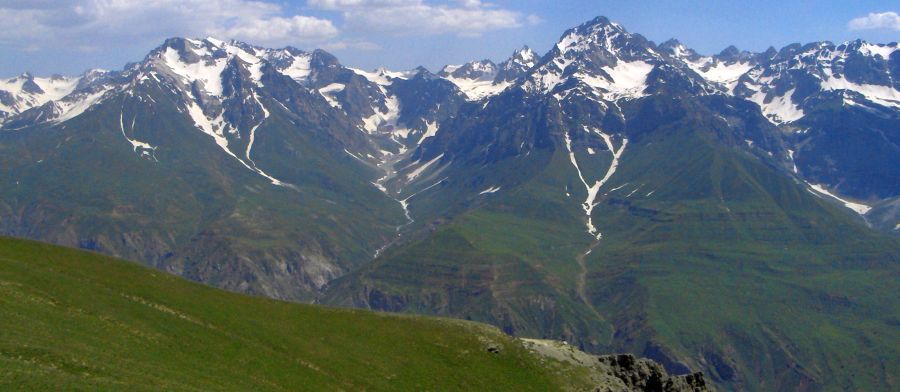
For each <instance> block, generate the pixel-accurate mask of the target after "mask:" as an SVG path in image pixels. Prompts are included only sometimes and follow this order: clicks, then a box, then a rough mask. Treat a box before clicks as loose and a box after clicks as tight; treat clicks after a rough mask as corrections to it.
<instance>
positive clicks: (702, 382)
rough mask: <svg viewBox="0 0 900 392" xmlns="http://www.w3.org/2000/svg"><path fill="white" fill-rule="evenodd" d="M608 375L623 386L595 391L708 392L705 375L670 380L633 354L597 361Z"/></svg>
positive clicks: (654, 363) (652, 364)
mask: <svg viewBox="0 0 900 392" xmlns="http://www.w3.org/2000/svg"><path fill="white" fill-rule="evenodd" d="M597 361H598V362H599V363H600V364H601V367H602V368H605V369H607V372H608V375H611V376H613V377H615V378H616V379H618V380H620V381H622V384H623V385H624V387H625V388H626V389H621V388H622V387H623V386H622V385H616V386H611V385H603V386H598V387H596V388H595V389H594V391H597V392H607V391H609V392H613V391H617V392H618V391H641V392H657V391H658V392H700V391H709V390H710V389H709V386H708V385H707V384H706V379H705V378H704V377H703V373H701V372H697V373H692V374H687V375H683V376H670V375H668V373H666V370H665V369H664V368H663V366H662V365H660V364H658V363H656V362H654V361H652V360H649V359H644V358H640V359H639V358H636V357H635V356H634V355H631V354H616V355H603V356H600V357H597Z"/></svg>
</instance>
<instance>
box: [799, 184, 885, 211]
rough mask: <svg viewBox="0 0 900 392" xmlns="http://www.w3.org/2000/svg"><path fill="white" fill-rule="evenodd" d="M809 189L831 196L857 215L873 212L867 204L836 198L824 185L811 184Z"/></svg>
mask: <svg viewBox="0 0 900 392" xmlns="http://www.w3.org/2000/svg"><path fill="white" fill-rule="evenodd" d="M809 187H810V188H812V189H813V190H814V191H816V192H818V193H820V194H823V195H826V196H829V197H831V198H833V199H835V200H837V201H839V202H841V203H842V204H844V206H845V207H847V208H849V209H851V210H853V211H855V212H856V213H857V214H860V215H865V214H866V213H867V212H869V211H870V210H872V207H869V206H867V205H865V204H861V203H854V202H851V201H847V200H844V199H842V198H840V197H838V196H836V195H835V194H833V193H831V192H829V191H828V189H825V187H824V186H823V185H820V184H809ZM810 192H812V191H810ZM813 194H816V193H815V192H813Z"/></svg>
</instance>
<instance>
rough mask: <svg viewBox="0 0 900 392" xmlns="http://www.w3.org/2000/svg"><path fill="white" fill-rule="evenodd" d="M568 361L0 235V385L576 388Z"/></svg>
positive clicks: (582, 381)
mask: <svg viewBox="0 0 900 392" xmlns="http://www.w3.org/2000/svg"><path fill="white" fill-rule="evenodd" d="M489 347H497V348H499V349H500V352H499V353H492V352H489V351H488V348H489ZM567 366H568V365H563V364H562V363H555V362H552V361H549V360H547V359H546V358H545V359H540V358H538V357H536V356H534V354H531V353H530V352H529V351H527V350H526V349H525V348H524V347H523V345H522V344H521V343H520V342H518V341H516V340H514V339H513V338H510V337H508V336H506V335H504V334H503V333H501V332H500V331H499V330H497V329H496V328H493V327H488V326H486V325H482V324H477V323H473V322H466V321H458V320H449V319H435V318H424V317H412V316H398V315H386V314H380V313H373V312H368V311H361V310H347V309H333V308H324V307H318V306H311V305H300V304H292V303H285V302H279V301H274V300H268V299H263V298H256V297H250V296H245V295H239V294H233V293H229V292H225V291H221V290H218V289H213V288H209V287H206V286H202V285H199V284H195V283H191V282H188V281H185V280H183V279H181V278H178V277H175V276H170V275H168V274H165V273H162V272H158V271H154V270H150V269H147V268H144V267H141V266H138V265H136V264H132V263H129V262H125V261H121V260H118V259H114V258H109V257H104V256H99V255H97V254H94V253H88V252H84V251H78V250H72V249H66V248H60V247H56V246H52V245H45V244H40V243H35V242H30V241H24V240H17V239H8V238H0V389H2V390H8V389H18V390H32V389H37V390H62V389H65V390H204V391H206V390H332V391H336V390H349V391H357V390H420V391H426V390H516V391H524V390H539V391H546V390H560V389H572V388H577V389H582V388H583V387H586V386H587V384H586V381H587V376H586V375H585V371H584V370H583V369H576V368H571V367H567ZM550 369H552V370H550Z"/></svg>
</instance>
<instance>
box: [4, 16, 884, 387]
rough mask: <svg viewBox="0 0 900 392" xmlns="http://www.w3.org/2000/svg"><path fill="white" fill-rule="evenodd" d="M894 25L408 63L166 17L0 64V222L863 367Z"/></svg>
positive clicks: (472, 315) (578, 329)
mask: <svg viewBox="0 0 900 392" xmlns="http://www.w3.org/2000/svg"><path fill="white" fill-rule="evenodd" d="M897 49H898V45H897V44H896V43H891V44H870V43H866V42H862V41H854V42H849V43H845V44H840V45H834V44H831V43H813V44H809V45H805V46H801V45H791V46H788V47H785V48H783V49H781V50H780V51H779V50H775V49H771V50H769V51H766V52H764V53H750V52H742V51H740V50H738V49H735V48H733V47H732V48H728V49H726V50H724V51H723V52H722V53H720V54H719V55H715V56H703V55H700V54H697V53H696V52H694V51H692V50H690V49H689V48H686V47H684V46H683V45H681V44H680V43H678V42H677V41H674V40H672V41H667V42H665V43H663V44H661V45H656V44H654V43H653V42H651V41H648V40H646V39H645V38H643V37H641V36H640V35H639V34H634V33H630V32H628V31H627V30H625V29H624V28H623V27H622V26H620V25H618V24H616V23H612V22H610V21H608V20H606V19H605V18H602V17H601V18H597V19H594V20H592V21H590V22H587V23H585V24H583V25H581V26H578V27H576V28H574V29H571V30H569V31H567V32H565V33H564V34H563V36H562V37H561V38H560V41H559V42H558V43H557V45H555V46H554V47H553V48H552V49H551V50H550V51H549V52H548V53H546V54H545V55H544V56H542V57H540V56H537V55H536V54H535V53H534V52H533V51H531V50H530V49H527V48H524V49H521V50H519V51H516V52H515V53H514V54H513V55H512V57H511V58H510V59H508V60H506V61H504V62H502V63H500V64H495V63H493V62H491V61H488V60H484V61H477V62H472V63H468V64H464V65H459V66H447V67H444V69H443V70H441V71H440V72H438V73H437V74H433V73H431V72H429V71H428V70H426V69H424V68H419V69H416V70H412V71H406V72H394V71H388V70H384V69H379V70H376V71H372V72H368V71H361V70H355V69H351V68H346V67H344V66H342V65H341V64H340V63H339V62H338V60H337V59H336V58H334V57H333V56H331V55H330V54H328V53H326V52H323V51H319V50H317V51H313V52H304V51H300V50H297V49H294V48H284V49H266V48H259V47H255V46H252V45H247V44H244V43H240V42H222V41H218V40H215V39H205V40H192V39H179V38H176V39H170V40H168V41H166V42H165V43H164V44H163V45H162V46H161V47H159V48H157V49H155V50H153V51H152V52H151V53H150V54H149V55H148V56H147V57H146V58H145V59H144V60H143V61H142V62H139V63H135V64H133V65H131V66H129V67H128V68H126V69H125V70H123V71H116V72H97V71H95V72H90V73H87V74H85V75H83V76H81V77H78V78H63V77H54V78H49V79H41V78H35V77H33V76H31V75H27V74H25V75H22V76H20V77H17V78H13V79H10V80H8V81H6V82H4V84H2V85H0V90H3V93H2V94H0V102H2V104H3V105H4V106H0V110H2V111H3V112H4V113H5V114H4V120H3V121H4V123H3V127H2V128H0V151H2V152H3V153H2V154H0V165H2V167H3V168H4V170H3V171H2V172H0V184H2V187H0V230H2V233H4V234H10V235H16V236H22V237H29V238H36V239H42V240H46V241H51V242H55V243H59V244H64V245H69V246H77V247H82V248H88V249H93V250H97V251H100V252H104V253H107V254H112V255H117V256H122V257H126V258H130V259H134V260H138V261H141V262H144V263H146V264H149V265H153V266H155V267H157V268H160V269H164V270H166V271H169V272H172V273H176V274H180V275H183V276H187V277H189V278H191V279H194V280H198V281H201V282H205V283H208V284H212V285H215V286H218V287H224V288H228V289H232V290H237V291H243V292H248V293H254V294H261V295H266V296H271V297H276V298H286V299H294V300H302V301H312V300H316V301H319V302H324V303H330V304H338V305H346V306H359V307H367V308H372V309H379V310H389V311H398V312H416V313H427V314H438V315H446V316H454V317H460V318H467V319H473V320H479V321H486V322H489V323H492V324H495V325H497V326H499V327H501V328H502V329H504V330H505V331H506V332H508V333H511V334H516V335H521V336H530V337H538V338H554V339H565V340H567V341H569V342H571V343H574V344H577V345H578V346H579V347H582V348H584V349H586V350H588V351H592V352H607V351H611V350H615V351H627V352H634V353H638V354H641V355H643V356H648V357H651V358H653V359H655V360H657V362H660V363H662V364H663V365H664V366H665V367H666V368H667V370H668V371H669V372H670V373H675V374H678V373H681V372H685V371H687V369H702V370H704V372H705V373H706V374H707V375H709V376H710V377H709V378H710V379H711V380H712V381H713V382H715V383H716V384H717V385H718V386H719V387H721V388H723V389H747V390H820V389H828V388H836V389H847V388H849V389H863V390H887V389H891V388H896V387H897V385H896V382H897V381H896V380H895V379H894V378H893V377H892V376H891V375H892V374H896V373H897V372H900V352H898V351H897V350H896V349H895V348H894V347H898V346H900V345H898V342H900V335H898V332H897V329H896V325H897V322H898V319H900V309H898V308H897V303H896V300H894V299H893V296H894V295H893V293H895V292H896V291H897V290H898V289H900V287H898V284H897V282H898V279H897V276H898V273H900V268H898V266H900V264H898V261H900V241H898V239H897V238H896V234H897V233H898V232H900V215H898V213H900V208H897V203H898V200H900V188H898V184H900V172H898V170H900V169H898V168H900V147H898V145H900V133H898V130H900V110H898V108H900V90H898V88H900V87H898V86H897V85H896V81H897V80H900V79H898V78H897V77H895V76H896V75H897V72H898V65H900V51H898V50H897Z"/></svg>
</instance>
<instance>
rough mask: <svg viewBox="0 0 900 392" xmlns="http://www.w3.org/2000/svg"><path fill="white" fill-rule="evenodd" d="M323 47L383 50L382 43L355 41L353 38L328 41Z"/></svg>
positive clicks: (369, 50) (328, 48)
mask: <svg viewBox="0 0 900 392" xmlns="http://www.w3.org/2000/svg"><path fill="white" fill-rule="evenodd" d="M322 49H325V50H346V49H353V50H362V51H367V52H371V51H376V50H381V45H378V44H376V43H374V42H369V41H353V40H340V41H333V42H328V43H325V44H323V45H322Z"/></svg>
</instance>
